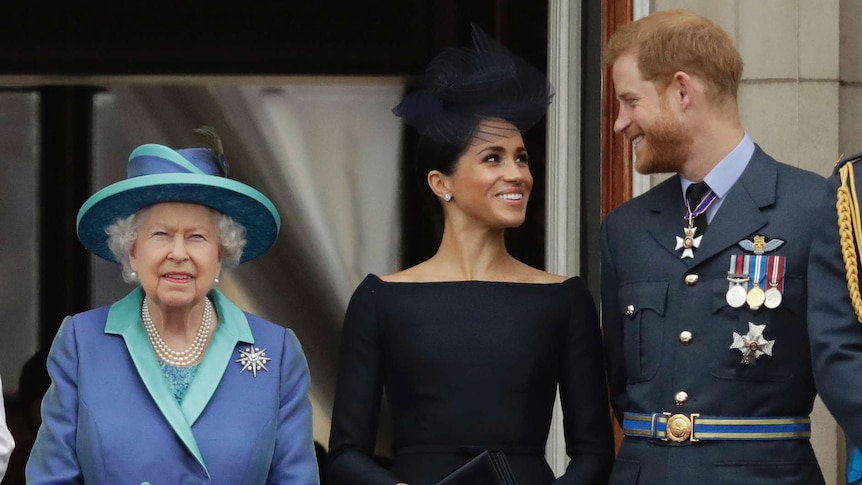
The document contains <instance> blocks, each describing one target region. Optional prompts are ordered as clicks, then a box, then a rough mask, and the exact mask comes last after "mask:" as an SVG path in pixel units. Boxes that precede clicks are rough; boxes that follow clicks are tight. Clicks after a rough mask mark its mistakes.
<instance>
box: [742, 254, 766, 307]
mask: <svg viewBox="0 0 862 485" xmlns="http://www.w3.org/2000/svg"><path fill="white" fill-rule="evenodd" d="M742 257H743V259H744V261H745V263H744V267H745V268H746V270H747V272H748V274H749V275H750V276H751V280H750V281H749V289H748V294H747V295H746V296H745V302H746V303H748V307H749V308H751V309H752V310H759V309H760V307H761V306H762V305H763V303H764V302H765V301H766V293H765V292H764V291H763V288H762V287H761V285H760V282H761V281H762V280H763V279H764V278H765V276H766V257H765V256H763V255H761V254H755V255H750V254H749V255H744V256H742Z"/></svg>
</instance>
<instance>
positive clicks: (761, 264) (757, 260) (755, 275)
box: [745, 254, 767, 289]
mask: <svg viewBox="0 0 862 485" xmlns="http://www.w3.org/2000/svg"><path fill="white" fill-rule="evenodd" d="M745 259H746V260H748V261H749V262H750V261H751V256H746V257H745ZM753 263H754V264H750V265H749V268H748V274H750V275H751V281H750V282H749V285H748V288H749V289H751V288H754V287H755V286H757V287H760V289H763V287H761V286H760V281H761V280H764V279H766V272H767V267H766V263H767V257H765V256H764V255H762V254H755V255H754V261H753Z"/></svg>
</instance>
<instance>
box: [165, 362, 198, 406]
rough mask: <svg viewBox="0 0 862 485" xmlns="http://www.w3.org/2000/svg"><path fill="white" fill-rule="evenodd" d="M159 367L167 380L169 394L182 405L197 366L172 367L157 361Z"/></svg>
mask: <svg viewBox="0 0 862 485" xmlns="http://www.w3.org/2000/svg"><path fill="white" fill-rule="evenodd" d="M159 367H161V369H162V373H164V374H165V378H166V379H167V380H168V387H170V388H171V393H172V394H173V395H174V399H176V400H177V402H178V403H182V402H183V398H184V397H186V392H187V391H188V390H189V385H190V384H191V383H192V380H193V379H194V378H195V372H197V370H198V366H197V365H193V366H191V367H174V366H172V365H170V364H165V363H164V362H161V361H159Z"/></svg>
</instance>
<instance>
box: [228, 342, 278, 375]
mask: <svg viewBox="0 0 862 485" xmlns="http://www.w3.org/2000/svg"><path fill="white" fill-rule="evenodd" d="M270 360H272V359H271V358H269V357H267V356H266V349H259V348H257V347H255V346H253V345H252V346H250V347H249V348H247V349H245V350H240V351H239V359H237V360H235V361H234V362H239V363H240V364H242V369H240V371H239V373H240V374H242V373H243V372H245V371H247V370H250V371H251V373H252V374H253V375H254V377H257V371H259V370H265V371H267V372H269V369H267V368H266V363H267V362H269V361H270Z"/></svg>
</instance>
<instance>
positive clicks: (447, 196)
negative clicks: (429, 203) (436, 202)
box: [443, 194, 452, 202]
mask: <svg viewBox="0 0 862 485" xmlns="http://www.w3.org/2000/svg"><path fill="white" fill-rule="evenodd" d="M443 200H445V201H446V202H449V201H450V200H452V194H446V195H444V196H443Z"/></svg>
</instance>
